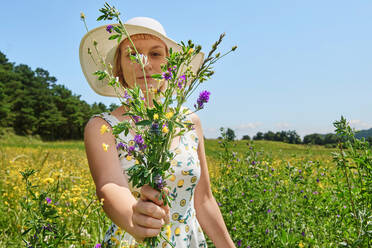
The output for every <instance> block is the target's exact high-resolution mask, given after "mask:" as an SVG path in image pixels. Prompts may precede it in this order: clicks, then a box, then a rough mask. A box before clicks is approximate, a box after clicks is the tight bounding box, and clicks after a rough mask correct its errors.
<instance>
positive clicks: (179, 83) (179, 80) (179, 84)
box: [177, 74, 186, 89]
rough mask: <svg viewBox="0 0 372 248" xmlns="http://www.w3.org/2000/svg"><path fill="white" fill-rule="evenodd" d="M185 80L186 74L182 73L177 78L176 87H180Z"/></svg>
mask: <svg viewBox="0 0 372 248" xmlns="http://www.w3.org/2000/svg"><path fill="white" fill-rule="evenodd" d="M185 82H186V76H185V74H183V75H182V76H180V77H179V79H178V84H177V85H178V88H180V89H182V87H183V85H184V83H185Z"/></svg>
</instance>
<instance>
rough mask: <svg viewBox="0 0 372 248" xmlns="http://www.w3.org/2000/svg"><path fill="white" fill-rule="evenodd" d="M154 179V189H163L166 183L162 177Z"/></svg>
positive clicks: (157, 176) (158, 176)
mask: <svg viewBox="0 0 372 248" xmlns="http://www.w3.org/2000/svg"><path fill="white" fill-rule="evenodd" d="M154 179H155V184H156V187H157V188H158V189H160V190H161V189H163V188H164V186H165V185H166V182H165V180H163V177H162V176H161V175H156V176H155V178H154Z"/></svg>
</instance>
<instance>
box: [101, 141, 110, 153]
mask: <svg viewBox="0 0 372 248" xmlns="http://www.w3.org/2000/svg"><path fill="white" fill-rule="evenodd" d="M102 148H103V150H104V151H105V152H107V149H108V148H109V145H107V144H105V143H102Z"/></svg>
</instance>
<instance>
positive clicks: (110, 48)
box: [79, 17, 204, 97]
mask: <svg viewBox="0 0 372 248" xmlns="http://www.w3.org/2000/svg"><path fill="white" fill-rule="evenodd" d="M124 26H125V28H126V29H127V31H128V33H129V35H134V34H151V35H154V36H156V37H158V38H160V39H161V40H162V41H164V42H165V44H166V45H167V47H168V49H169V48H172V49H173V51H180V50H181V46H180V45H178V44H177V42H175V41H173V40H172V39H170V38H168V37H167V35H166V33H165V30H164V28H163V26H162V25H161V24H160V23H159V22H158V21H156V20H154V19H152V18H148V17H135V18H132V19H130V20H128V21H127V22H126V23H124ZM106 27H107V25H103V26H100V27H97V28H95V29H93V30H91V31H89V32H88V33H87V34H86V35H84V37H83V38H82V40H81V42H80V49H79V57H80V65H81V68H82V70H83V73H84V76H85V78H86V79H87V81H88V83H89V85H90V87H92V89H93V90H94V91H95V92H96V93H97V94H99V95H103V96H112V97H116V96H117V95H116V93H115V90H114V88H113V87H112V86H109V85H108V82H107V80H98V77H97V76H96V75H93V73H94V72H96V71H97V70H103V69H104V68H103V66H101V65H100V63H99V57H98V56H97V53H96V52H95V49H94V46H93V41H97V43H98V45H97V49H98V52H99V53H100V56H101V57H102V58H103V59H104V60H105V63H106V65H108V64H111V65H112V66H114V64H115V63H114V57H115V53H116V49H117V48H118V42H117V40H109V39H108V38H109V37H110V36H111V35H112V34H110V33H108V32H107V31H106ZM124 39H125V38H124V37H123V40H124ZM88 48H90V50H91V51H92V56H93V57H94V60H95V62H94V61H93V59H92V58H91V55H89V54H88ZM203 58H204V54H203V53H201V52H200V53H199V54H198V55H197V56H195V58H194V59H193V60H192V62H191V65H192V69H193V71H194V72H196V70H197V69H198V68H199V67H200V66H201V64H202V62H203ZM96 63H97V64H96Z"/></svg>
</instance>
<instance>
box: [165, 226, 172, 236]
mask: <svg viewBox="0 0 372 248" xmlns="http://www.w3.org/2000/svg"><path fill="white" fill-rule="evenodd" d="M165 228H166V233H165V234H166V235H167V238H168V239H170V237H171V233H172V230H171V228H170V225H167V226H166V227H165Z"/></svg>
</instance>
